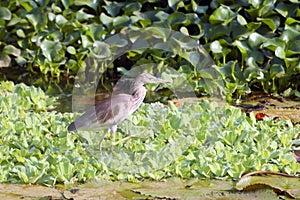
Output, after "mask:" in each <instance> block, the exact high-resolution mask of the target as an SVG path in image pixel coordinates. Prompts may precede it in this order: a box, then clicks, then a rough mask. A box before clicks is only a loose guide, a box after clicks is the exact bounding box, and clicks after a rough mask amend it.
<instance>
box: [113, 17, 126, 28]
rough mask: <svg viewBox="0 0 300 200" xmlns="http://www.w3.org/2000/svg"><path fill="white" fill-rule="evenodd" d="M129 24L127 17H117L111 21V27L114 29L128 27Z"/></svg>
mask: <svg viewBox="0 0 300 200" xmlns="http://www.w3.org/2000/svg"><path fill="white" fill-rule="evenodd" d="M129 24H130V18H129V17H128V16H125V15H124V16H119V17H116V18H114V19H113V26H114V28H115V29H118V28H120V27H124V26H128V25H129Z"/></svg>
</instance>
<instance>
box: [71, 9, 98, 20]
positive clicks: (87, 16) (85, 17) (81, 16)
mask: <svg viewBox="0 0 300 200" xmlns="http://www.w3.org/2000/svg"><path fill="white" fill-rule="evenodd" d="M94 17H95V16H94V15H91V14H88V13H86V12H84V9H80V10H79V11H77V12H76V19H77V20H78V21H83V20H88V19H91V18H94Z"/></svg>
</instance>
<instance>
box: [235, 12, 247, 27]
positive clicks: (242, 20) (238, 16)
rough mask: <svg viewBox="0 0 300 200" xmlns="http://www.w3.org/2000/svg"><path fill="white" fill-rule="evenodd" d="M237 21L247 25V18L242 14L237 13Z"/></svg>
mask: <svg viewBox="0 0 300 200" xmlns="http://www.w3.org/2000/svg"><path fill="white" fill-rule="evenodd" d="M237 21H238V22H239V24H240V25H242V26H244V25H247V24H248V23H247V20H246V19H245V18H244V17H243V16H242V15H239V14H238V15H237Z"/></svg>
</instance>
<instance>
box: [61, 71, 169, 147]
mask: <svg viewBox="0 0 300 200" xmlns="http://www.w3.org/2000/svg"><path fill="white" fill-rule="evenodd" d="M148 83H170V82H169V81H166V80H163V79H160V78H157V77H155V76H152V75H151V74H149V73H142V74H140V75H138V76H137V78H136V79H135V80H134V81H133V83H132V85H131V87H130V92H129V94H117V95H114V96H112V97H111V98H108V99H105V100H104V101H102V102H100V103H99V104H96V105H95V106H93V107H92V108H91V109H89V110H87V111H86V112H85V113H83V114H82V115H81V116H80V117H78V118H77V119H75V121H73V122H72V123H71V124H70V125H69V126H68V128H67V129H68V131H69V132H72V131H76V130H97V129H107V131H106V132H105V133H104V134H103V135H102V137H101V139H100V141H99V148H100V150H101V145H102V141H103V139H104V138H105V136H106V134H107V133H108V132H109V131H110V133H111V138H114V135H115V133H116V131H117V126H118V125H119V124H120V123H121V122H123V121H124V120H125V119H126V118H127V117H128V116H129V115H131V114H132V113H133V112H135V111H136V110H137V109H138V108H139V107H140V105H141V104H142V102H143V100H144V98H145V96H146V92H147V89H146V88H145V87H144V85H145V84H148Z"/></svg>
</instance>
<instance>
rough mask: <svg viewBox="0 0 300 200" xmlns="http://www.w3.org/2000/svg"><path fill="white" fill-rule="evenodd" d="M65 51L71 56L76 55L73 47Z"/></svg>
mask: <svg viewBox="0 0 300 200" xmlns="http://www.w3.org/2000/svg"><path fill="white" fill-rule="evenodd" d="M67 51H68V53H69V54H72V55H75V54H76V49H75V48H74V47H73V46H68V47H67Z"/></svg>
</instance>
